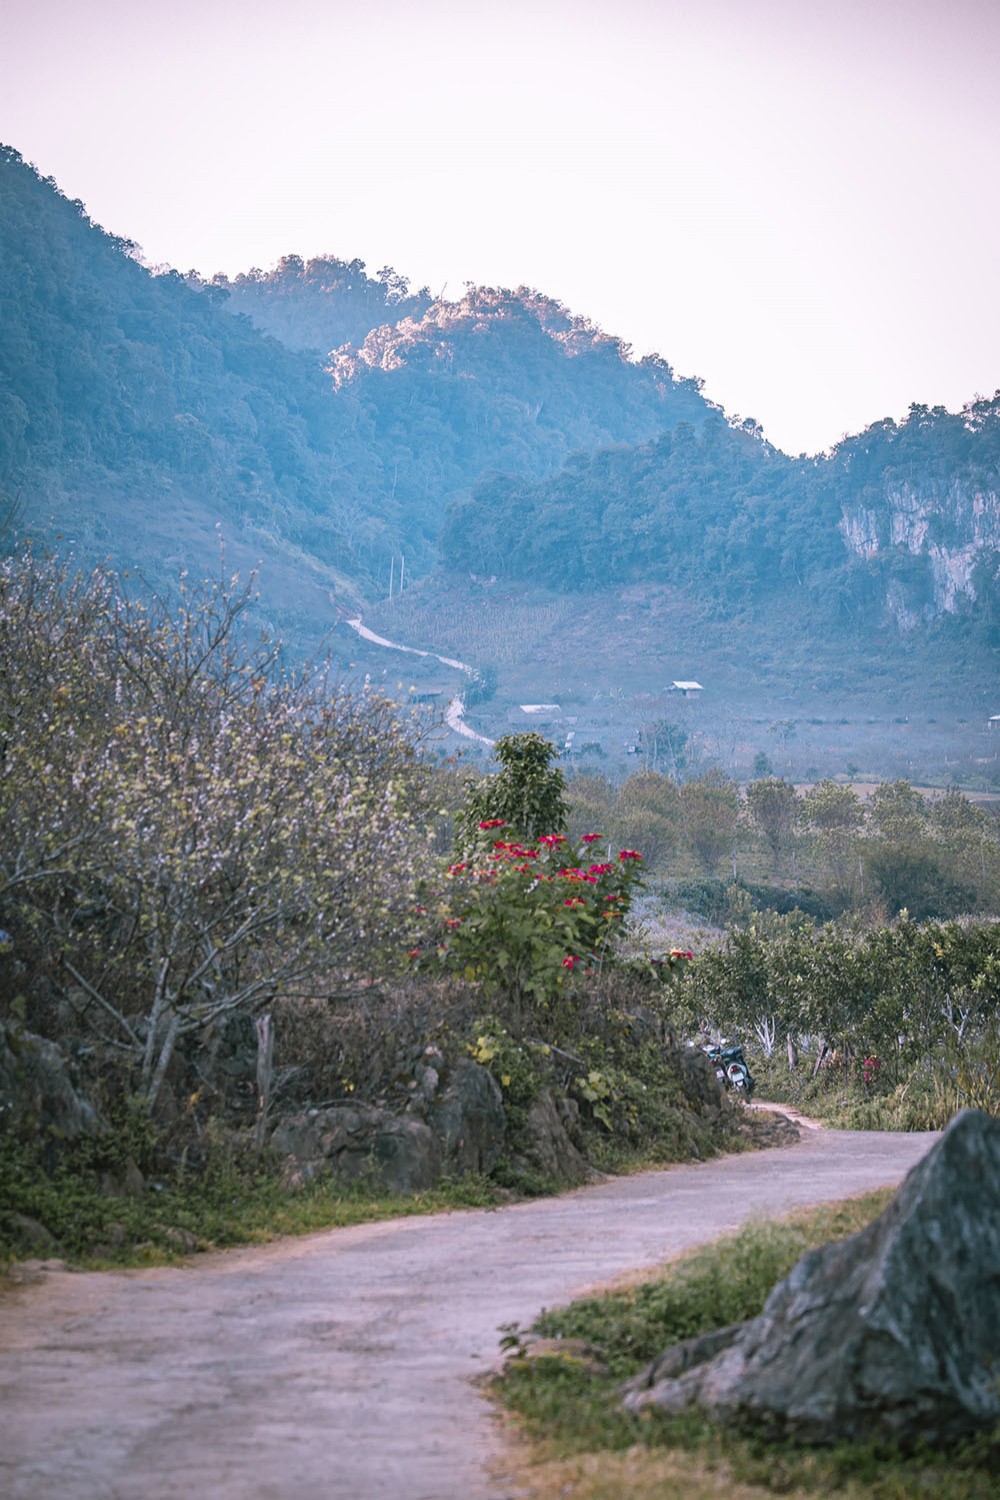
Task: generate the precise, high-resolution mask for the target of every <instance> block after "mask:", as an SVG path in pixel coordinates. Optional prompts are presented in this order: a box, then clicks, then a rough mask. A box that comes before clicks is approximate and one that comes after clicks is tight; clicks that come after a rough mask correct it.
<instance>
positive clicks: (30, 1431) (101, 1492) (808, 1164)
mask: <svg viewBox="0 0 1000 1500" xmlns="http://www.w3.org/2000/svg"><path fill="white" fill-rule="evenodd" d="M935 1140H936V1136H934V1135H883V1134H875V1133H860V1134H854V1133H851V1134H847V1133H839V1132H833V1131H831V1132H827V1131H807V1132H805V1134H804V1137H803V1139H802V1141H800V1143H799V1144H798V1145H794V1146H786V1147H783V1148H780V1149H772V1150H769V1151H761V1152H752V1153H748V1154H746V1155H740V1156H730V1157H724V1158H721V1159H720V1160H717V1161H711V1162H706V1163H702V1164H697V1165H690V1166H680V1167H673V1168H670V1169H668V1170H666V1171H662V1172H647V1173H643V1174H641V1175H639V1176H635V1177H626V1178H619V1179H615V1180H612V1181H609V1182H606V1183H602V1184H601V1185H599V1186H596V1187H590V1188H584V1189H581V1190H580V1191H578V1192H573V1193H568V1194H566V1195H565V1196H563V1197H560V1198H551V1199H544V1200H540V1201H537V1202H532V1203H524V1204H518V1205H514V1206H512V1207H509V1208H504V1209H499V1210H493V1211H478V1210H477V1211H472V1212H466V1213H454V1214H448V1215H442V1216H438V1217H428V1218H421V1219H405V1220H397V1221H394V1222H392V1223H386V1224H374V1225H365V1226H362V1227H358V1228H354V1229H335V1230H329V1231H325V1232H323V1233H320V1234H314V1235H310V1236H309V1237H307V1238H305V1239H297V1240H284V1241H281V1242H279V1243H276V1244H273V1245H268V1246H266V1247H264V1248H263V1249H250V1250H238V1251H229V1252H224V1253H220V1254H214V1255H211V1256H205V1257H199V1258H196V1259H195V1260H193V1261H192V1262H191V1263H190V1264H188V1265H185V1266H178V1267H170V1268H159V1269H155V1270H147V1271H131V1272H99V1273H90V1274H79V1273H72V1272H60V1271H56V1272H53V1273H51V1274H46V1275H45V1277H44V1279H43V1280H42V1281H41V1282H40V1283H38V1284H36V1285H30V1286H24V1287H21V1288H18V1289H16V1290H14V1291H12V1292H10V1293H8V1294H6V1295H5V1296H4V1297H3V1298H0V1495H3V1496H4V1497H5V1500H182V1497H183V1500H505V1497H507V1496H510V1495H511V1494H513V1493H514V1491H513V1489H512V1488H511V1486H510V1485H508V1484H506V1483H505V1482H504V1480H503V1478H502V1470H503V1444H502V1438H501V1435H500V1432H499V1430H498V1428H497V1425H496V1423H495V1421H494V1419H493V1417H492V1415H491V1411H490V1407H489V1405H488V1403H487V1401H486V1400H485V1399H484V1398H483V1397H482V1396H481V1395H480V1394H479V1392H478V1390H477V1389H476V1387H475V1386H474V1385H473V1383H472V1381H473V1378H474V1377H475V1376H477V1375H481V1374H483V1373H484V1372H486V1371H488V1370H489V1369H490V1367H491V1366H492V1365H493V1364H494V1363H495V1361H496V1359H497V1355H498V1332H497V1330H498V1327H499V1326H500V1325H501V1324H504V1323H509V1322H518V1323H520V1324H526V1323H528V1322H530V1321H531V1319H532V1318H534V1317H535V1315H536V1314H537V1313H538V1312H539V1311H540V1310H541V1308H542V1307H545V1306H551V1305H553V1304H557V1303H561V1302H565V1301H567V1300H569V1299H570V1298H572V1297H574V1296H577V1295H578V1294H580V1293H581V1292H583V1291H585V1290H586V1289H587V1288H588V1287H590V1286H593V1285H594V1284H596V1283H599V1282H601V1281H606V1280H608V1279H610V1278H612V1277H614V1276H616V1275H618V1274H620V1273H622V1272H624V1271H627V1270H629V1269H632V1268H637V1267H645V1266H652V1265H655V1264H656V1263H657V1262H660V1261H663V1260H666V1259H668V1258H669V1257H671V1256H673V1255H675V1254H676V1253H677V1252H678V1251H682V1250H685V1249H688V1248H690V1247H691V1246H693V1245H696V1244H698V1243H700V1242H702V1241H705V1240H709V1239H712V1238H714V1237H715V1236H717V1235H719V1234H721V1233H723V1232H724V1231H726V1230H729V1229H733V1228H735V1227H736V1226H738V1225H739V1224H741V1223H743V1222H744V1221H745V1220H747V1219H750V1218H753V1217H754V1216H761V1215H764V1216H766V1215H778V1214H782V1213H784V1212H786V1211H787V1210H790V1209H792V1208H796V1207H798V1206H800V1205H804V1204H812V1203H820V1202H824V1201H827V1200H830V1199H836V1198H842V1197H846V1196H848V1195H850V1194H852V1193H859V1192H863V1191H865V1190H867V1189H869V1188H874V1187H881V1186H885V1185H889V1184H895V1183H897V1182H899V1181H900V1180H901V1179H902V1178H903V1177H904V1176H905V1174H906V1172H907V1171H908V1170H909V1168H910V1167H912V1166H913V1165H914V1164H915V1163H916V1162H917V1161H918V1160H919V1159H920V1157H921V1156H923V1154H924V1153H925V1152H926V1151H927V1150H928V1149H929V1148H930V1146H931V1145H932V1144H933V1142H934V1141H935Z"/></svg>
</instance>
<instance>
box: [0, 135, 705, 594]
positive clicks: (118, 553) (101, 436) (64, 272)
mask: <svg viewBox="0 0 1000 1500" xmlns="http://www.w3.org/2000/svg"><path fill="white" fill-rule="evenodd" d="M134 248H135V247H134V246H132V245H131V244H130V243H129V242H128V241H126V240H123V239H120V238H118V237H116V236H114V235H110V234H108V233H106V232H105V231H104V230H103V229H101V228H100V227H99V226H97V225H95V224H93V223H92V222H91V221H90V219H89V218H88V217H87V214H86V211H85V209H84V206H83V204H82V203H79V202H69V201H68V200H67V199H66V198H65V197H64V196H63V195H62V194H61V193H60V192H59V190H58V188H57V186H56V184H55V183H54V182H53V181H52V180H51V179H44V178H42V177H40V176H39V175H38V173H37V172H36V171H35V169H34V168H33V167H31V166H29V165H28V164H27V163H26V162H24V161H23V160H22V159H21V157H20V156H19V155H18V153H17V152H16V151H14V150H13V149H11V148H2V150H0V300H2V307H3V316H2V319H0V485H2V486H3V487H4V490H5V492H6V493H7V494H8V496H16V497H19V500H20V510H21V515H22V517H23V519H24V522H25V524H26V525H27V527H28V528H29V529H30V530H31V531H32V532H33V533H34V534H35V535H45V536H50V535H51V534H52V533H53V532H57V531H58V532H61V533H62V534H63V536H68V537H71V538H72V539H73V544H74V546H75V547H76V549H77V551H78V554H79V555H80V556H83V557H87V556H96V557H107V556H109V555H110V556H111V557H113V558H114V559H115V560H117V561H120V562H122V563H123V564H128V565H133V566H134V565H137V564H138V565H141V566H142V567H143V569H144V571H146V572H147V573H150V574H152V575H153V576H160V575H163V576H165V575H166V574H169V573H170V571H171V570H172V571H173V573H174V576H176V572H177V571H178V570H179V568H180V567H182V566H187V567H189V568H192V569H195V570H198V571H204V570H205V569H206V568H208V567H211V566H213V563H214V558H213V553H214V551H215V549H216V540H215V527H216V525H217V524H220V525H221V527H222V529H223V531H224V532H225V533H226V535H227V537H228V538H229V540H230V543H231V544H233V545H234V546H235V548H236V554H237V558H238V560H240V561H241V562H242V561H245V560H246V559H248V558H251V557H253V556H254V555H255V554H256V555H258V556H260V557H261V558H262V559H263V561H264V576H263V580H262V581H263V587H264V590H265V594H266V593H267V589H268V573H269V570H271V571H273V569H274V567H275V566H279V567H280V568H281V569H283V570H285V572H286V573H289V572H292V573H294V571H295V570H299V571H300V572H303V571H304V572H305V573H306V574H307V575H309V576H310V577H312V578H313V579H314V580H315V581H318V582H321V583H322V584H323V585H324V587H325V586H326V585H329V584H330V583H333V585H334V586H335V587H336V588H337V589H339V590H341V591H342V592H343V591H344V590H347V591H353V592H354V593H355V594H356V595H358V596H363V595H364V594H365V592H366V591H367V590H368V589H370V588H371V587H373V583H374V580H375V579H376V578H377V577H378V575H379V573H380V571H381V570H385V569H387V567H388V559H389V557H390V556H391V555H393V554H398V553H400V552H404V553H405V555H406V558H407V565H408V569H409V571H410V574H411V576H413V575H414V574H419V573H420V572H421V571H427V570H428V569H429V568H432V567H434V566H435V565H436V563H437V560H438V553H437V533H438V529H439V524H440V518H441V513H442V509H443V504H444V502H445V501H446V500H448V499H451V498H455V497H457V496H459V495H461V494H464V493H465V492H466V491H467V489H468V487H469V486H470V485H471V483H472V482H473V481H474V480H475V479H476V478H477V477H478V475H479V474H480V473H482V472H483V471H484V470H505V471H508V472H512V473H524V474H527V475H530V476H531V477H533V478H539V477H541V476H543V475H545V474H547V473H550V472H552V471H553V470H555V469H557V468H558V467H559V466H560V464H561V463H562V462H563V460H564V459H565V458H566V456H567V454H568V453H570V452H571V451H573V450H574V449H578V448H585V449H591V450H592V449H594V448H596V447H599V446H601V445H603V444H607V443H609V442H621V441H638V440H642V439H644V438H648V437H650V436H652V435H654V434H657V433H659V432H661V431H662V430H663V429H664V428H665V427H669V426H671V425H673V424H674V423H676V422H677V421H678V420H681V419H686V420H688V421H694V422H696V423H697V422H700V421H701V420H703V418H704V415H705V413H706V412H707V411H708V410H709V408H708V404H707V403H706V402H705V401H704V400H703V398H702V397H701V396H700V394H699V393H698V389H697V382H693V381H677V380H675V379H674V377H673V375H672V372H671V371H670V369H669V367H668V366H667V365H666V364H665V362H663V361H660V360H647V361H644V362H642V363H641V364H636V363H633V362H632V361H630V360H629V358H628V350H627V348H625V347H624V346H623V345H621V344H620V343H619V342H618V341H617V340H615V339H611V338H608V337H607V336H606V335H604V334H602V333H601V332H600V330H599V329H596V328H594V327H592V325H590V324H589V323H587V322H586V321H585V320H583V319H580V318H574V317H572V316H571V315H570V314H569V313H568V312H567V311H566V310H565V309H564V308H562V307H561V306H560V305H559V304H558V303H556V302H553V301H551V300H549V299H546V298H543V297H541V296H539V295H538V294H537V293H533V292H529V291H525V290H524V289H522V290H520V291H518V292H516V293H511V292H504V291H474V292H470V293H469V294H468V295H467V296H466V297H465V298H464V299H463V300H462V301H461V302H458V303H455V304H451V303H441V302H438V303H434V304H431V305H428V298H427V294H426V292H419V293H416V294H414V295H413V296H411V295H410V294H409V291H408V288H407V287H406V284H405V282H404V280H403V278H401V277H400V276H398V275H397V273H395V272H392V271H390V270H388V269H386V270H384V271H382V272H380V273H379V275H378V277H377V278H372V277H369V276H368V275H367V273H366V272H365V269H364V266H363V264H362V263H361V262H359V261H351V262H345V261H336V260H333V259H323V260H315V261H310V262H308V263H303V262H302V261H300V260H298V259H297V258H296V257H286V259H285V260H284V261H282V263H281V264H280V265H279V267H278V268H277V269H276V270H275V271H274V272H272V273H267V274H265V273H262V272H251V273H249V274H248V275H247V276H245V277H238V278H236V279H235V280H234V281H232V282H228V281H225V279H224V278H217V279H216V282H215V283H203V282H200V281H198V279H197V278H192V277H190V276H189V277H188V278H187V279H185V278H184V277H182V276H180V275H179V274H177V273H176V272H168V273H166V274H153V273H152V272H151V271H149V270H148V269H147V268H145V267H144V266H142V265H141V264H139V262H138V260H137V259H136V258H135V256H134V253H133V252H134ZM241 308H246V309H247V310H248V312H249V313H251V314H252V317H253V321H251V318H250V317H249V316H247V315H246V313H243V312H241V311H240V309H241ZM234 309H235V311H234ZM417 314H419V316H416V315H417ZM387 319H399V322H398V324H396V323H391V322H387V321H386V320H387ZM256 324H261V325H263V326H265V327H268V328H271V329H273V330H274V332H275V333H277V334H280V336H281V337H280V339H279V338H276V337H272V336H269V335H268V334H267V333H265V332H263V331H262V328H261V327H258V326H255V325H256ZM345 332H346V333H351V334H353V335H356V337H357V340H358V341H357V343H356V344H350V343H347V344H341V345H340V346H339V347H338V348H337V349H336V352H334V353H330V340H331V339H334V338H337V339H339V338H340V337H341V335H343V334H344V333H345ZM293 592H294V590H293Z"/></svg>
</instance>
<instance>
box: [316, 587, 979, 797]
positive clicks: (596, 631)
mask: <svg viewBox="0 0 1000 1500" xmlns="http://www.w3.org/2000/svg"><path fill="white" fill-rule="evenodd" d="M365 623H366V624H367V625H369V626H370V627H371V628H373V629H375V630H377V631H378V632H379V633H380V634H383V635H385V636H386V637H387V638H389V639H391V640H396V641H399V642H401V643H405V644H407V645H412V646H418V647H422V648H424V649H428V650H434V651H440V652H442V653H443V654H445V655H447V656H457V657H458V658H460V659H461V660H463V661H466V662H468V663H470V665H472V666H473V667H475V668H477V669H478V670H479V671H480V672H488V673H489V674H490V675H493V674H495V683H496V686H495V692H494V694H493V696H492V697H491V698H489V700H488V701H486V702H482V703H478V704H475V705H474V706H471V705H470V707H469V710H468V720H469V723H470V724H471V725H472V726H473V727H474V728H475V729H477V730H479V731H480V732H481V733H483V734H485V735H488V736H490V737H492V738H496V737H497V736H499V735H501V734H507V733H512V732H515V731H516V730H518V729H527V728H536V729H538V730H539V731H540V732H541V733H543V734H545V735H546V736H547V737H548V738H550V739H551V740H552V741H553V742H554V743H556V744H559V745H565V744H566V742H567V740H568V741H569V746H570V761H571V764H574V765H579V766H581V767H582V768H585V769H589V770H594V771H597V770H600V771H604V772H605V773H606V774H608V775H610V776H612V777H613V778H617V777H620V776H622V775H625V774H628V772H629V771H630V770H634V769H636V767H637V764H638V763H639V761H640V760H641V761H644V763H648V759H647V750H646V747H647V746H648V744H649V730H650V728H651V726H652V725H654V724H655V723H657V722H658V721H667V722H670V723H673V724H676V725H678V726H679V727H680V728H681V729H683V731H684V732H685V733H686V735H687V736H688V743H687V747H686V759H687V767H686V773H687V774H696V773H697V771H698V770H699V769H703V768H705V767H707V766H708V765H717V766H720V767H721V768H722V769H723V770H725V771H726V772H728V773H729V774H731V775H733V776H735V777H737V778H738V779H740V780H747V779H749V778H750V777H751V776H752V775H753V774H755V773H754V762H755V760H756V759H757V758H758V757H760V756H764V757H766V758H767V761H768V762H769V764H770V766H771V768H772V770H773V773H774V774H775V775H778V776H783V777H785V778H787V779H790V780H793V781H796V782H812V781H816V780H818V779H820V778H822V777H827V776H829V777H835V778H838V779H841V780H845V781H853V782H863V781H871V782H878V781H882V780H896V779H906V780H910V781H912V782H914V783H922V784H925V785H927V786H930V787H946V786H950V785H959V786H962V787H965V788H966V789H969V790H981V791H989V790H991V789H995V788H997V787H1000V731H997V730H993V731H991V730H990V729H989V728H988V720H989V718H990V715H991V714H993V713H996V712H998V711H1000V693H998V692H997V690H996V686H995V673H993V672H992V671H991V668H990V663H989V661H988V660H987V659H985V657H984V656H983V655H981V654H980V655H976V654H974V653H972V652H971V651H968V652H966V653H965V654H964V655H963V654H962V653H961V651H960V650H959V649H958V648H956V649H955V650H954V651H951V650H949V649H948V648H947V647H946V646H945V645H944V644H939V645H938V646H937V647H936V649H933V650H932V649H931V648H929V647H928V646H926V644H925V645H924V646H923V647H922V648H921V650H920V652H919V654H918V653H917V652H916V650H915V648H911V647H910V646H908V644H907V642H906V641H905V640H904V639H902V638H900V637H899V636H895V635H890V634H889V633H888V632H886V634H885V635H884V636H883V637H875V638H870V639H867V640H865V641H857V642H855V643H854V644H853V646H852V647H851V648H850V649H848V648H846V647H845V645H844V643H843V641H842V640H819V641H817V639H816V637H815V636H807V635H806V634H805V633H804V632H803V631H800V630H797V629H795V628H793V625H792V624H790V623H789V622H786V621H782V620H771V621H769V622H767V623H766V624H765V625H764V626H761V624H760V622H754V623H752V624H751V623H750V622H741V621H719V620H715V619H712V618H710V617H708V616H704V615H703V616H701V617H698V616H695V615H692V612H691V608H690V603H689V601H688V600H686V599H684V598H682V597H681V596H680V595H678V594H677V592H676V591H672V590H670V589H667V588H641V589H640V588H632V589H626V590H621V591H617V592H615V593H614V594H610V593H608V594H604V595H593V594H591V595H587V596H568V595H564V594H556V593H554V592H551V593H547V594H546V593H539V592H538V591H537V590H534V591H528V590H526V589H519V588H514V587H510V586H508V585H499V584H494V585H482V584H480V585H475V584H464V585H456V584H455V582H454V581H453V580H448V581H447V582H445V581H444V580H441V579H437V580H430V581H428V582H426V583H422V584H420V585H419V586H418V587H417V588H415V589H414V590H413V591H412V592H410V593H407V594H405V595H403V596H402V598H396V599H394V600H393V601H392V602H391V603H389V602H385V603H383V604H382V605H381V606H380V607H378V608H375V609H371V610H369V611H367V612H366V614H365ZM354 639H355V641H356V639H357V638H356V637H355V638H354ZM359 644H360V643H359ZM343 648H344V641H343V639H342V633H341V632H338V644H337V649H338V651H342V650H343ZM352 656H353V658H355V659H357V660H358V662H359V665H363V668H364V670H366V671H369V672H370V673H371V674H372V676H373V678H375V679H377V680H378V681H379V682H380V683H385V684H388V685H389V686H390V687H391V688H392V689H393V690H395V689H397V686H398V687H399V688H400V689H402V691H403V692H404V693H406V692H407V690H408V689H410V688H412V689H413V690H414V692H413V695H414V696H416V695H426V696H427V697H429V699H430V701H431V702H432V703H433V702H435V701H439V702H441V703H443V702H445V701H446V700H447V697H448V696H449V695H450V694H451V693H453V692H456V691H461V689H462V688H463V686H464V685H465V679H464V678H463V677H462V675H461V674H459V673H455V672H449V671H448V669H446V668H444V667H442V666H441V665H440V664H439V663H438V662H436V661H434V660H433V659H431V660H421V659H420V658H417V657H413V656H404V655H402V654H400V655H398V656H397V655H396V654H395V653H391V652H387V651H385V650H384V649H382V648H377V647H369V648H367V650H366V651H365V652H364V654H363V656H361V655H360V654H359V652H358V650H357V649H355V648H352ZM675 680H680V681H685V680H694V681H697V682H700V683H701V684H702V685H703V688H704V691H703V692H702V693H701V694H700V695H698V696H697V697H696V698H686V697H684V696H682V695H681V694H679V693H676V692H671V691H669V688H670V685H671V683H672V682H673V681H675ZM435 689H436V690H437V693H436V698H435V696H434V690H435ZM522 704H536V705H537V704H542V705H556V706H557V707H556V709H555V710H549V711H546V712H543V713H540V714H533V715H528V714H526V713H525V712H524V711H523V709H522V708H521V706H520V705H522ZM476 753H477V752H476V751H475V750H474V749H469V748H466V749H465V754H466V755H467V756H468V755H472V756H475V755H476ZM482 753H484V752H482ZM654 769H657V770H661V771H664V772H666V773H667V774H672V773H673V771H674V767H673V766H672V765H671V764H670V762H669V760H667V761H664V760H663V759H662V758H660V759H658V760H657V761H656V762H655V763H654Z"/></svg>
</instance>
